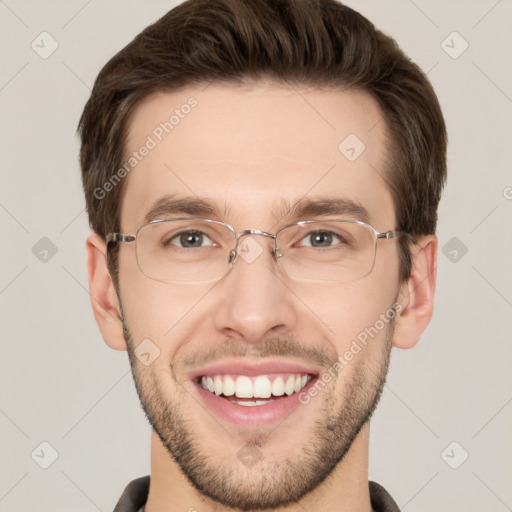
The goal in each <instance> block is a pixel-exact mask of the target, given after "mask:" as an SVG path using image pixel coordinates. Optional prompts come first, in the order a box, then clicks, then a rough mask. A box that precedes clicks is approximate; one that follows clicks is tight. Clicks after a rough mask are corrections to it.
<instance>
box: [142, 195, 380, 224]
mask: <svg viewBox="0 0 512 512" xmlns="http://www.w3.org/2000/svg"><path fill="white" fill-rule="evenodd" d="M230 211H231V207H230V206H229V205H227V204H224V206H223V208H220V207H219V205H218V204H217V203H215V202H214V201H211V200H208V199H205V198H200V197H197V196H186V197H175V195H166V196H164V197H162V198H160V199H158V200H157V201H156V202H155V203H154V204H153V206H152V207H151V208H150V210H149V211H148V212H147V213H146V215H145V217H144V224H147V223H148V222H151V221H152V220H156V219H165V218H167V217H171V216H176V215H179V216H184V217H187V216H190V217H203V218H212V219H216V220H221V219H225V218H226V217H227V216H228V215H229V213H230ZM327 215H334V216H350V217H352V218H354V219H355V220H360V221H363V222H367V223H369V221H370V214H369V213H368V210H367V209H366V208H365V207H364V206H363V205H362V204H360V203H358V202H357V201H353V200H351V199H347V198H341V197H317V198H314V197H311V198H300V199H299V200H297V201H296V202H295V203H293V204H291V203H290V202H288V201H286V200H285V199H281V203H280V205H279V208H278V209H274V210H272V216H273V218H275V219H280V221H281V220H284V219H286V220H290V221H293V220H300V219H302V220H314V219H315V218H316V217H325V216H327Z"/></svg>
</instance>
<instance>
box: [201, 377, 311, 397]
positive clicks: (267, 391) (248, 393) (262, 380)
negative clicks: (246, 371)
mask: <svg viewBox="0 0 512 512" xmlns="http://www.w3.org/2000/svg"><path fill="white" fill-rule="evenodd" d="M310 378H311V377H310V376H309V375H307V374H302V375H301V374H287V375H277V376H275V377H272V380H271V378H269V376H268V375H258V376H257V377H247V376H245V375H238V376H231V375H214V376H211V377H206V376H203V377H202V378H201V386H202V387H203V388H204V389H207V390H209V391H211V392H212V393H215V394H216V395H224V396H232V395H235V396H236V397H238V398H269V397H270V396H271V395H274V396H282V395H284V394H285V393H286V394H287V395H291V394H292V393H295V392H297V391H300V390H301V389H302V388H303V387H304V386H305V385H306V384H307V382H308V381H309V380H310Z"/></svg>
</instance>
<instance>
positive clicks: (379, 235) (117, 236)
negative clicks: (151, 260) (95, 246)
mask: <svg viewBox="0 0 512 512" xmlns="http://www.w3.org/2000/svg"><path fill="white" fill-rule="evenodd" d="M182 220H186V221H203V222H210V223H214V224H219V225H222V226H225V227H227V228H228V229H229V231H231V233H233V235H234V236H235V248H234V249H232V250H231V251H230V252H229V258H228V262H227V263H228V265H229V266H228V268H227V270H226V272H225V273H224V274H223V275H222V276H220V277H218V278H214V279H212V280H211V281H219V280H220V279H223V278H224V277H225V276H226V275H227V274H228V273H229V271H230V270H231V269H232V268H233V265H234V264H235V261H236V257H237V255H238V250H237V249H238V243H239V241H240V239H241V238H242V237H243V236H247V235H261V236H266V237H269V238H272V239H273V240H274V247H273V249H272V251H271V252H272V255H273V256H274V258H275V259H276V261H277V258H280V257H282V256H283V254H282V253H280V252H279V250H278V247H277V236H278V235H279V233H280V232H281V231H282V230H283V229H286V228H289V227H292V226H300V225H305V224H312V223H319V222H320V223H324V222H346V223H349V224H358V225H361V226H366V227H368V228H369V229H370V230H371V231H372V233H373V235H374V248H375V254H374V258H373V263H372V266H371V268H370V270H369V271H368V273H367V274H365V275H364V276H361V277H358V278H356V279H353V280H351V281H357V280H359V279H363V278H364V277H366V276H367V275H369V274H370V273H371V272H372V270H373V267H374V266H375V261H376V259H377V241H378V240H380V239H384V240H390V239H392V238H398V237H401V236H408V237H410V238H411V239H412V241H413V242H414V243H416V240H415V239H414V237H413V236H412V235H411V234H410V233H408V232H406V231H401V230H395V229H391V230H388V231H384V232H379V231H377V230H376V229H375V228H374V227H373V226H372V225H371V224H368V223H367V222H363V221H360V220H351V219H319V220H301V221H297V222H292V223H291V224H287V225H286V226H282V227H281V228H279V229H278V230H277V231H276V233H275V234H272V233H268V232H266V231H261V230H259V229H244V230H243V231H238V232H237V231H235V229H234V228H233V226H231V225H229V224H226V223H225V222H221V221H218V220H214V219H204V218H199V217H180V218H175V219H174V218H173V219H156V220H152V221H150V222H148V223H146V224H144V225H143V226H141V227H140V228H138V229H137V231H136V232H135V234H134V235H126V234H122V233H108V234H107V235H106V243H107V251H108V247H109V244H110V243H111V242H125V243H130V242H135V257H136V259H137V266H138V267H139V270H140V271H141V272H142V273H143V274H144V275H145V276H146V277H149V278H150V279H154V280H155V281H160V282H163V283H178V284H179V283H183V282H182V281H168V280H165V279H158V278H156V277H152V276H150V275H148V274H146V273H145V272H144V270H143V269H142V267H141V266H140V263H139V258H138V256H137V235H138V233H139V232H140V230H141V229H143V228H145V227H146V226H148V225H152V224H160V223H164V222H174V221H182ZM291 279H296V278H293V277H291ZM209 281H210V280H208V281H206V282H209ZM197 282H203V281H197ZM346 282H350V281H346Z"/></svg>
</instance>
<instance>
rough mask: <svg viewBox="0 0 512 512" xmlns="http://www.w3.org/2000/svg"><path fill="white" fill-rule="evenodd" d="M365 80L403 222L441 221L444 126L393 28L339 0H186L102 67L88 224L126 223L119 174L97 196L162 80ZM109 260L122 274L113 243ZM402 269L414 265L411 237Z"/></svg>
mask: <svg viewBox="0 0 512 512" xmlns="http://www.w3.org/2000/svg"><path fill="white" fill-rule="evenodd" d="M262 78H271V79H274V80H277V81H278V82H282V83H286V82H289V83H300V84H304V85H309V86H319V87H329V88H333V89H339V90H347V89H358V90H363V91H366V92H367V93H369V94H370V95H371V96H372V97H373V98H374V99H376V100H377V102H378V104H379V106H380V108H381V110H382V112H383V114H384V122H385V127H386V133H387V136H388V137H387V139H388V140H387V155H386V156H387V169H385V170H384V171H385V177H386V181H387V182H388V185H389V188H390V192H391V194H392V197H393V200H394V205H395V215H396V219H397V226H396V228H397V229H402V230H405V231H408V232H409V233H411V234H412V235H426V234H432V233H435V230H436V224H437V208H438V203H439V200H440V197H441V191H442V188H443V186H444V183H445V181H446V145H447V135H446V127H445V123H444V119H443V115H442V112H441V108H440V105H439V102H438V100H437V97H436V95H435V93H434V90H433V88H432V86H431V84H430V82H429V80H428V78H427V77H426V75H425V74H424V73H423V72H422V71H421V69H420V68H419V67H418V66H417V65H416V64H414V63H413V62H412V61H411V60H410V59H409V58H408V57H407V56H406V55H405V54H404V53H403V52H402V50H401V49H400V48H399V47H398V45H397V44H396V42H395V41H394V40H393V39H392V38H391V37H389V36H387V35H385V34H383V33H382V32H381V31H379V30H377V29H376V28H375V27H374V25H373V24H372V23H371V22H370V21H369V20H367V19H366V18H364V17H363V16H362V15H360V14H359V13H357V12H356V11H354V10H352V9H350V8H349V7H347V6H345V5H343V4H341V3H340V2H338V1H336V0H314V1H313V0H243V1H241V0H187V1H185V2H183V3H182V4H180V5H178V6H177V7H175V8H174V9H172V10H171V11H169V12H168V13H167V14H165V15H164V16H163V17H162V18H160V19H159V20H158V21H156V22H155V23H153V24H152V25H150V26H148V27H147V28H146V29H145V30H144V31H142V32H141V33H140V34H139V35H137V37H135V39H133V41H131V42H130V43H129V44H128V45H127V46H126V47H124V48H123V49H122V50H121V51H119V52H118V53H117V54H116V55H115V56H114V57H112V58H111V59H110V61H109V62H108V63H107V64H106V65H105V66H104V67H103V69H102V70H101V71H100V73H99V75H98V77H97V78H96V81H95V83H94V87H93V90H92V93H91V96H90V98H89V100H88V102H87V104H86V105H85V108H84V111H83V113H82V116H81V118H80V122H79V125H78V131H79V134H80V136H81V143H82V145H81V149H80V163H81V168H82V180H83V186H84V191H85V197H86V205H87V212H88V215H89V223H90V226H91V228H92V229H93V230H94V231H95V232H96V233H98V234H100V235H102V236H104V237H105V235H106V234H107V233H109V232H115V231H119V229H120V211H121V201H122V196H123V183H122V182H121V183H119V185H118V186H115V187H112V189H111V190H110V191H109V193H108V196H107V197H105V198H98V197H97V194H96V193H95V190H97V189H98V187H102V185H103V184H104V183H106V182H107V181H108V180H109V178H110V177H111V176H112V174H113V172H114V171H115V170H116V169H118V168H119V167H120V166H121V165H122V162H123V161H124V158H123V156H124V154H125V149H126V148H125V140H126V134H127V125H128V122H129V118H130V115H131V114H132V113H133V111H134V109H135V107H136V106H137V105H138V104H139V103H140V102H141V100H142V99H143V98H145V97H147V96H148V95H149V94H152V93H154V92H157V91H176V90H179V89H183V88H185V87H187V86H191V85H196V84H201V83H207V82H211V81H213V80H219V81H222V82H227V83H231V84H237V83H241V82H242V81H247V80H248V81H251V80H258V79H262ZM113 249H114V251H113V252H114V254H113V255H112V258H113V259H112V261H111V272H112V273H113V278H114V282H115V283H116V285H117V257H116V255H117V253H116V251H117V247H113ZM399 254H400V281H401V282H402V281H403V280H405V279H407V278H408V277H409V276H410V272H411V255H410V250H409V245H408V242H407V238H402V239H401V241H400V245H399Z"/></svg>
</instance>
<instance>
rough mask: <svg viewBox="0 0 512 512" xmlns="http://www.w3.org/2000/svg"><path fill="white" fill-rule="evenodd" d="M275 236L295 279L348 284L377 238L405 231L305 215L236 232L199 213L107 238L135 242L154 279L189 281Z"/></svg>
mask: <svg viewBox="0 0 512 512" xmlns="http://www.w3.org/2000/svg"><path fill="white" fill-rule="evenodd" d="M247 235H261V236H265V237H269V238H273V240H274V244H273V245H274V246H273V248H272V254H273V256H274V258H275V260H276V261H277V263H278V265H279V266H280V267H281V268H282V270H283V271H284V273H285V274H286V275H287V276H288V277H290V278H292V279H295V280H299V281H319V282H324V281H327V282H338V283H346V282H350V281H355V280H357V279H361V278H363V277H365V276H367V275H368V274H369V273H370V272H371V271H372V269H373V266H374V264H375V258H376V253H377V241H378V240H379V239H385V240H389V239H392V238H396V237H401V236H404V235H407V236H410V235H409V234H408V233H406V232H405V231H396V230H390V231H386V232H384V233H379V232H378V231H377V230H376V229H375V228H374V227H373V226H371V225H370V224H367V223H365V222H361V221H355V220H345V219H332V220H304V221H299V222H295V223H293V224H289V225H286V226H284V227H282V228H280V229H279V230H278V231H277V233H276V234H275V235H273V234H271V233H267V232H265V231H260V230H259V229H246V230H244V231H240V232H236V231H235V230H234V229H233V227H231V226H230V225H229V224H225V223H223V222H220V221H217V220H212V219H201V218H179V219H162V220H153V221H151V222H149V223H147V224H145V225H144V226H142V227H141V228H139V229H138V230H137V232H136V233H135V235H123V234H120V233H109V234H108V235H107V237H106V241H107V247H108V246H109V244H110V243H111V242H135V253H136V258H137V263H138V265H139V268H140V270H141V272H142V273H143V274H144V275H146V276H147V277H150V278H152V279H155V280H157V281H163V282H166V283H176V284H187V283H190V284H191V283H203V282H209V281H217V280H219V279H222V278H223V277H224V276H225V275H226V274H227V273H228V272H229V270H230V269H231V268H232V267H233V264H234V263H235V261H236V259H237V255H240V256H241V257H242V258H243V259H244V260H245V261H246V262H247V263H251V262H252V261H254V260H255V259H256V258H257V257H258V256H259V255H260V254H261V253H262V252H263V248H262V247H261V245H260V244H258V242H256V239H254V238H252V239H246V240H244V243H242V244H241V243H240V240H241V238H242V237H245V236H247Z"/></svg>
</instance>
